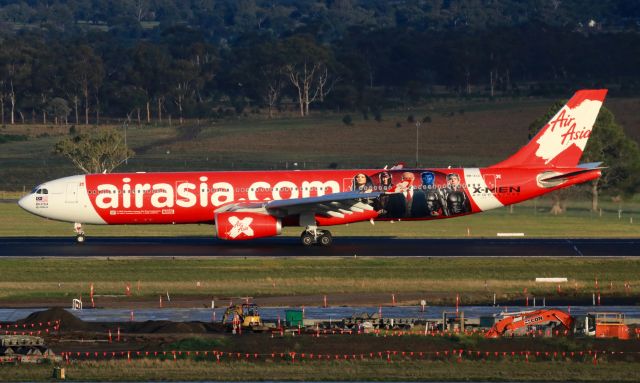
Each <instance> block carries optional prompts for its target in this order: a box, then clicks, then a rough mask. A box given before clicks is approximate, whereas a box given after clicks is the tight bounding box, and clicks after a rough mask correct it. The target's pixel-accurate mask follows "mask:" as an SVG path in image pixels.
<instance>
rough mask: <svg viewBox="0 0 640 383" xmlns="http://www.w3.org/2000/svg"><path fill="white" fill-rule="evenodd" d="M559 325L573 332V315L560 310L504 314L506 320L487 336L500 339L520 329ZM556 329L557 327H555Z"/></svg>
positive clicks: (496, 325) (492, 329)
mask: <svg viewBox="0 0 640 383" xmlns="http://www.w3.org/2000/svg"><path fill="white" fill-rule="evenodd" d="M554 324H555V325H559V326H562V327H564V328H565V329H566V330H567V331H571V332H572V331H573V324H574V319H573V317H572V316H571V315H569V314H567V313H565V312H564V311H561V310H558V309H541V310H535V311H521V312H517V313H507V314H504V318H503V319H502V320H500V321H498V322H497V323H496V324H494V325H493V327H492V328H491V329H490V330H489V331H488V332H487V334H486V335H485V336H486V337H487V338H498V337H501V336H502V335H504V334H505V333H507V332H514V331H517V330H519V329H522V330H526V329H527V328H529V327H531V326H540V325H548V326H553V325H554ZM554 327H555V326H554Z"/></svg>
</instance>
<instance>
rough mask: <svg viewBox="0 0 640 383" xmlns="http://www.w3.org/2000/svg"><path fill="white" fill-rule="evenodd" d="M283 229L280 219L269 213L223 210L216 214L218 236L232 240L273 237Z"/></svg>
mask: <svg viewBox="0 0 640 383" xmlns="http://www.w3.org/2000/svg"><path fill="white" fill-rule="evenodd" d="M281 231H282V223H281V222H280V219H278V218H276V217H272V216H270V215H267V214H259V213H243V212H222V213H218V214H216V233H217V234H218V238H220V239H226V240H231V241H241V240H247V239H255V238H263V237H273V236H275V235H278V234H280V232H281Z"/></svg>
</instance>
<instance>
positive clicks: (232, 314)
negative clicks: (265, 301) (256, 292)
mask: <svg viewBox="0 0 640 383" xmlns="http://www.w3.org/2000/svg"><path fill="white" fill-rule="evenodd" d="M222 324H224V325H227V326H232V327H233V328H235V327H238V326H239V327H242V328H245V329H246V328H248V329H251V330H253V331H261V330H262V329H263V328H264V324H263V323H262V318H261V317H260V312H259V310H258V305H256V304H255V303H243V304H241V305H233V306H229V307H227V310H226V311H225V312H224V315H223V316H222Z"/></svg>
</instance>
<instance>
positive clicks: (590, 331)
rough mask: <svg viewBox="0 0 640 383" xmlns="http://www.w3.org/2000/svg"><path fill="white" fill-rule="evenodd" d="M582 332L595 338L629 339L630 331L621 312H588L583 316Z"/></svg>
mask: <svg viewBox="0 0 640 383" xmlns="http://www.w3.org/2000/svg"><path fill="white" fill-rule="evenodd" d="M583 332H584V334H585V335H589V336H595V337H596V338H618V339H631V331H630V330H629V326H627V324H626V323H625V317H624V314H622V313H612V312H600V313H589V314H587V316H586V317H585V318H584V330H583Z"/></svg>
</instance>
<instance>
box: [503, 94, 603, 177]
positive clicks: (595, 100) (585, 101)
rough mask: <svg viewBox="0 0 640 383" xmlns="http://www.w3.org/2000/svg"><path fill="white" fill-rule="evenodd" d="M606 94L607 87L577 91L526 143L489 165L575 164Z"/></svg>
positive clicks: (540, 165)
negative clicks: (505, 157)
mask: <svg viewBox="0 0 640 383" xmlns="http://www.w3.org/2000/svg"><path fill="white" fill-rule="evenodd" d="M606 94H607V90H606V89H594V90H579V91H577V92H576V93H575V94H574V95H573V97H571V99H570V100H569V101H568V102H567V103H566V104H565V105H564V106H563V107H562V109H560V111H559V112H558V113H556V115H555V116H553V117H552V118H551V120H549V122H547V124H546V125H545V126H544V127H543V128H542V129H540V131H539V132H538V134H536V136H535V137H534V138H533V139H532V140H531V141H530V142H529V143H528V144H527V145H525V146H524V147H523V148H522V149H520V150H519V151H518V152H517V153H516V154H514V155H513V156H511V157H509V158H507V159H506V160H504V161H502V162H499V163H497V164H495V165H493V166H491V167H493V168H507V167H526V168H531V167H549V168H553V167H558V168H560V167H576V166H577V165H578V162H579V161H580V157H582V151H583V150H584V148H585V146H586V145H587V140H588V139H589V137H590V136H591V130H592V129H593V124H594V122H595V121H596V117H597V116H598V112H599V111H600V107H601V106H602V103H603V102H604V98H605V96H606Z"/></svg>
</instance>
